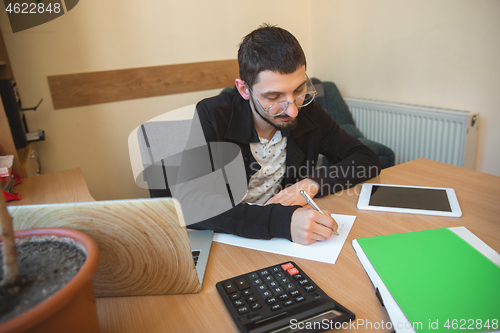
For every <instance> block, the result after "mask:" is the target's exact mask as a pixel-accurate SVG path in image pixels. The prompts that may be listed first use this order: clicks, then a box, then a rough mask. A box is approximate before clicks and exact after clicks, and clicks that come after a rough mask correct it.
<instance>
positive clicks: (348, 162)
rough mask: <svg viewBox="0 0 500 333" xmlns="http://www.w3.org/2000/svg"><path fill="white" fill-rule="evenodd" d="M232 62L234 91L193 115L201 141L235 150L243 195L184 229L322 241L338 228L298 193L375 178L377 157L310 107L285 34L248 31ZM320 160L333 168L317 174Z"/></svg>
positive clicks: (300, 62)
mask: <svg viewBox="0 0 500 333" xmlns="http://www.w3.org/2000/svg"><path fill="white" fill-rule="evenodd" d="M238 63H239V70H240V78H238V79H236V81H235V83H236V86H235V88H234V89H233V90H232V91H231V92H228V93H223V94H221V95H219V96H215V97H212V98H208V99H205V100H202V101H201V102H200V103H198V105H197V113H198V117H199V120H200V122H201V127H202V129H203V133H204V136H205V139H206V141H207V142H232V143H236V144H237V145H238V146H239V147H240V149H241V153H242V155H243V160H244V164H245V171H246V175H247V181H248V191H247V194H246V196H245V198H244V199H243V200H242V202H241V203H240V204H238V205H236V207H234V208H233V209H230V210H228V211H226V212H225V213H222V214H220V215H218V216H215V217H213V218H210V219H207V220H205V221H202V222H199V223H196V224H193V225H191V226H190V227H193V228H202V229H212V230H215V231H217V232H225V233H231V234H236V235H239V236H243V237H249V238H264V239H269V238H272V237H282V238H287V239H289V240H292V241H293V242H297V243H300V244H312V243H314V242H316V241H321V240H326V239H328V238H329V237H330V236H332V232H333V231H336V230H337V227H338V226H337V223H336V222H335V221H334V219H333V218H331V217H330V212H328V211H326V210H325V211H324V213H325V214H321V213H319V212H317V211H315V210H313V209H310V208H303V207H302V206H305V205H306V201H305V199H304V198H303V197H302V196H301V194H300V191H302V190H303V191H305V192H307V193H308V194H309V196H310V197H315V196H316V197H320V196H323V195H328V194H332V193H334V192H335V191H338V190H341V189H345V188H347V187H350V186H353V185H355V184H357V183H359V182H362V181H364V180H367V179H369V178H371V177H374V176H377V175H378V174H379V173H380V168H381V164H380V160H379V158H378V157H377V155H376V154H375V153H373V152H372V151H371V150H370V149H369V148H368V147H366V146H365V145H363V144H362V143H361V142H360V141H359V140H357V139H356V138H354V137H352V136H350V135H348V134H347V133H346V132H345V131H344V130H342V129H341V128H340V127H339V126H338V125H337V124H336V123H335V121H334V120H333V119H332V118H331V117H330V115H329V114H328V113H327V112H326V111H325V110H323V109H322V108H321V106H320V105H319V104H318V103H317V102H315V101H314V96H315V94H316V91H315V90H314V87H313V85H312V84H311V82H310V80H309V78H308V77H307V75H306V58H305V55H304V52H303V50H302V48H301V46H300V44H299V42H298V41H297V40H296V39H295V37H294V36H293V35H292V34H290V33H289V32H288V31H286V30H284V29H281V28H278V27H273V26H269V25H263V26H261V27H260V28H258V29H256V30H255V31H253V32H251V33H250V34H248V35H247V36H246V37H245V38H244V39H243V41H242V43H241V45H240V48H239V51H238ZM319 154H323V155H324V156H325V157H326V158H327V159H328V160H329V161H330V163H331V164H332V165H331V166H330V167H328V168H327V167H320V168H317V167H316V165H315V164H316V161H317V159H318V155H319ZM255 204H261V205H255Z"/></svg>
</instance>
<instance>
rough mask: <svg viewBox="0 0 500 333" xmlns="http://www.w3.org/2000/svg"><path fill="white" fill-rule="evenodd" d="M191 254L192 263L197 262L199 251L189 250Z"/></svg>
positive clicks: (195, 263)
mask: <svg viewBox="0 0 500 333" xmlns="http://www.w3.org/2000/svg"><path fill="white" fill-rule="evenodd" d="M191 255H192V256H193V260H194V265H195V266H196V265H197V264H198V258H199V257H200V251H191Z"/></svg>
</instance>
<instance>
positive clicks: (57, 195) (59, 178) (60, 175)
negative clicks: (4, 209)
mask: <svg viewBox="0 0 500 333" xmlns="http://www.w3.org/2000/svg"><path fill="white" fill-rule="evenodd" d="M13 192H17V193H20V194H21V200H16V201H10V202H8V203H7V206H18V205H35V204H50V203H63V202H78V201H95V200H94V198H92V196H91V195H90V192H89V188H88V187H87V183H86V182H85V178H84V177H83V173H82V169H80V168H75V169H70V170H64V171H58V172H52V173H47V174H44V175H40V176H36V177H28V178H24V179H23V181H22V183H21V184H19V185H16V186H15V187H14V191H13Z"/></svg>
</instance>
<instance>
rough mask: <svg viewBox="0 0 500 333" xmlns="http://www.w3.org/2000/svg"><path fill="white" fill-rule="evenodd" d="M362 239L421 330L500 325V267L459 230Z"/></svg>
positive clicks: (473, 329) (376, 266)
mask: <svg viewBox="0 0 500 333" xmlns="http://www.w3.org/2000/svg"><path fill="white" fill-rule="evenodd" d="M356 241H357V242H358V244H359V246H360V247H361V248H362V251H363V252H364V254H365V255H366V256H367V257H368V259H369V261H370V263H371V264H372V265H373V268H374V269H375V270H376V274H378V276H379V277H380V278H381V279H382V281H383V283H384V284H385V286H386V287H387V289H388V290H389V292H390V294H391V295H392V297H393V298H394V299H395V300H396V302H397V305H398V306H399V307H400V308H401V310H402V311H403V313H404V314H405V316H406V317H407V319H408V321H409V322H410V323H412V324H413V327H414V329H415V331H417V332H464V331H465V332H480V331H488V330H493V329H497V330H498V329H499V328H500V327H499V325H500V324H499V320H500V267H498V266H497V265H496V264H495V263H493V262H492V261H491V260H490V259H488V258H487V257H485V256H484V255H483V254H482V253H481V252H479V251H478V250H477V249H476V248H475V247H473V246H472V245H471V244H469V243H468V242H467V241H466V240H464V239H463V238H462V237H460V236H458V235H457V234H456V233H455V232H453V231H451V230H450V229H448V228H445V229H434V230H425V231H418V232H410V233H403V234H395V235H386V236H378V237H370V238H362V239H358V240H356ZM358 255H359V254H358ZM365 268H366V267H365ZM418 323H420V325H418ZM393 324H395V323H393Z"/></svg>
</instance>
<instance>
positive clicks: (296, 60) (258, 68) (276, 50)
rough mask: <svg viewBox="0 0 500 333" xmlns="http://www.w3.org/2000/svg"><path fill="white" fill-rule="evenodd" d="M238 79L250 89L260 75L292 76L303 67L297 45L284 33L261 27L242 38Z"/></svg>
mask: <svg viewBox="0 0 500 333" xmlns="http://www.w3.org/2000/svg"><path fill="white" fill-rule="evenodd" d="M238 64H239V66H240V79H242V80H243V81H245V82H246V84H247V85H248V86H249V87H250V88H251V87H252V86H253V85H254V84H255V83H257V79H258V75H259V73H260V72H262V71H266V70H270V71H273V72H278V73H280V74H291V73H293V72H295V71H296V70H297V69H298V68H299V67H300V66H306V56H305V54H304V51H303V50H302V47H301V46H300V44H299V41H298V40H297V39H296V38H295V37H294V36H293V35H292V34H291V33H289V32H288V31H286V30H285V29H282V28H279V27H276V26H271V25H269V24H264V25H261V26H260V27H259V28H258V29H256V30H254V31H252V32H251V33H249V34H248V35H246V36H245V38H243V41H242V42H241V44H240V48H239V50H238Z"/></svg>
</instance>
